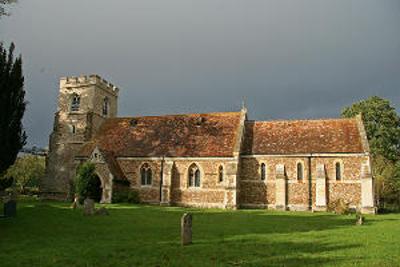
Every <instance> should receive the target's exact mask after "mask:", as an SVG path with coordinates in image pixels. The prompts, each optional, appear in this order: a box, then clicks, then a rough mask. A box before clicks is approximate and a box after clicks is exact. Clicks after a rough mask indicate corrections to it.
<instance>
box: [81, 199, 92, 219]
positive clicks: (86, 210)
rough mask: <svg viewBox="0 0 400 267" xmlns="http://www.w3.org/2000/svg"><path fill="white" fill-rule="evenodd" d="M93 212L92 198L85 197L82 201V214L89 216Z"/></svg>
mask: <svg viewBox="0 0 400 267" xmlns="http://www.w3.org/2000/svg"><path fill="white" fill-rule="evenodd" d="M93 214H94V200H93V199H90V198H87V199H85V201H83V215H86V216H91V215H93Z"/></svg>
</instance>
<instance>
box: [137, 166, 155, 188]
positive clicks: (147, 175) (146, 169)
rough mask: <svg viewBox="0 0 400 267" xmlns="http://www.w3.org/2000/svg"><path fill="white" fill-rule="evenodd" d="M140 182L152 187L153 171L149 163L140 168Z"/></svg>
mask: <svg viewBox="0 0 400 267" xmlns="http://www.w3.org/2000/svg"><path fill="white" fill-rule="evenodd" d="M140 180H141V184H142V185H151V183H152V171H151V168H150V166H149V164H147V163H145V164H143V165H142V167H140Z"/></svg>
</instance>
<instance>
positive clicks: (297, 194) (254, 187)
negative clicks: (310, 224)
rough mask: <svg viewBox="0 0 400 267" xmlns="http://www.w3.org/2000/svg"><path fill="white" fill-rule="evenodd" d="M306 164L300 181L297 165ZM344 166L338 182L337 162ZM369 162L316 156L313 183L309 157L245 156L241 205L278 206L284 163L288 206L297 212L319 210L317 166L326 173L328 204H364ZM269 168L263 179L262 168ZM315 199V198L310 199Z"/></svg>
mask: <svg viewBox="0 0 400 267" xmlns="http://www.w3.org/2000/svg"><path fill="white" fill-rule="evenodd" d="M299 162H300V163H302V164H303V179H302V180H298V179H297V163H299ZM336 162H340V163H341V164H342V165H341V166H342V170H343V171H342V179H341V180H339V181H336V176H335V163H336ZM365 162H368V157H367V156H352V157H340V156H337V157H313V158H311V177H312V178H311V181H310V180H309V158H308V157H271V156H265V157H244V158H242V159H241V162H240V166H241V168H240V179H239V187H240V193H239V202H240V205H241V206H242V207H270V208H274V207H275V197H276V191H275V183H276V166H277V165H278V164H284V166H285V173H286V181H287V182H286V184H287V185H286V188H287V189H286V190H287V193H286V194H287V195H286V199H287V207H288V208H289V209H295V210H305V209H309V207H310V206H309V203H310V202H311V203H312V207H313V208H314V207H315V199H316V192H315V179H316V174H317V173H316V167H317V164H323V165H324V166H325V171H326V184H327V201H328V203H329V201H335V200H337V199H339V198H342V199H343V200H345V201H346V202H348V203H349V204H350V206H352V207H356V206H359V205H360V201H361V187H360V175H361V164H362V163H365ZM261 163H264V164H265V165H266V179H265V181H262V180H261V173H260V165H261ZM310 198H311V199H310Z"/></svg>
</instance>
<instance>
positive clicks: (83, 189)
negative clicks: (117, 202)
mask: <svg viewBox="0 0 400 267" xmlns="http://www.w3.org/2000/svg"><path fill="white" fill-rule="evenodd" d="M99 189H100V180H99V178H98V177H97V175H96V172H95V166H94V164H93V163H90V162H85V163H83V164H82V165H81V166H79V168H78V172H77V176H76V178H75V193H76V194H77V195H78V198H79V202H81V203H82V202H83V200H84V199H85V198H92V199H94V200H95V201H100V198H101V191H100V190H99Z"/></svg>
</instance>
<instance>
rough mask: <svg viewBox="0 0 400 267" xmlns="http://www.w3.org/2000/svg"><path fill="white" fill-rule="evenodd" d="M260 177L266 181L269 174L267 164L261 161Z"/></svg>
mask: <svg viewBox="0 0 400 267" xmlns="http://www.w3.org/2000/svg"><path fill="white" fill-rule="evenodd" d="M260 176H261V177H260V178H261V181H265V178H266V176H267V170H266V166H265V163H261V166H260Z"/></svg>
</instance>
